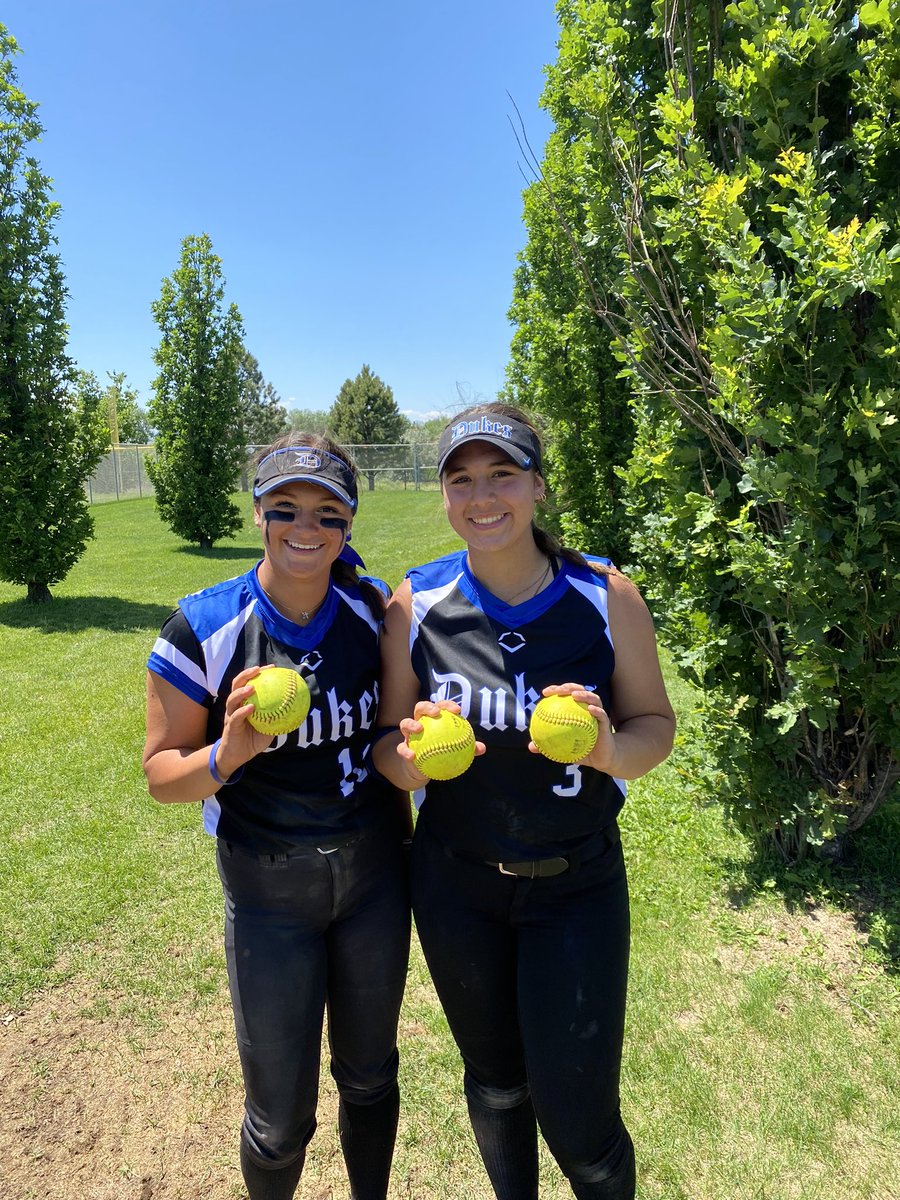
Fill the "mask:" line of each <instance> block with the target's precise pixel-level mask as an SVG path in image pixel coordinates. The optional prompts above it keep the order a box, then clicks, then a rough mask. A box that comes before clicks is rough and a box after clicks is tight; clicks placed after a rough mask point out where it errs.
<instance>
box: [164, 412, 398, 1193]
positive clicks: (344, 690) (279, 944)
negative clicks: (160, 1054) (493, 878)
mask: <svg viewBox="0 0 900 1200" xmlns="http://www.w3.org/2000/svg"><path fill="white" fill-rule="evenodd" d="M356 477H357V472H356V468H355V466H354V465H353V463H352V461H351V460H350V458H349V457H348V456H347V454H346V453H345V452H344V451H343V450H342V449H341V448H340V447H339V446H337V445H336V444H335V443H333V442H332V441H331V440H330V439H328V438H323V437H319V436H317V435H310V434H293V435H291V436H290V437H288V438H284V439H281V440H280V441H279V442H276V443H274V444H273V445H272V446H270V447H268V448H267V449H266V450H264V451H263V452H262V453H261V454H260V455H259V458H258V460H257V465H256V477H255V479H254V483H253V512H254V520H255V522H256V525H257V527H258V528H259V530H260V532H261V534H262V540H263V558H262V560H261V561H260V562H259V563H258V564H257V565H256V566H255V567H254V568H253V569H252V570H250V571H248V572H247V573H246V574H245V575H241V576H239V577H238V578H237V579H231V580H228V581H226V582H225V583H219V584H215V585H213V586H212V587H210V588H207V589H206V590H205V591H201V592H197V593H196V594H194V595H191V596H187V597H185V598H184V599H183V600H181V601H180V602H179V606H178V608H177V610H176V611H175V612H174V613H173V614H172V616H171V617H170V618H169V619H168V621H166V623H165V625H164V626H163V628H162V631H161V633H160V636H159V638H158V639H157V642H156V645H155V646H154V648H153V652H152V653H151V655H150V659H149V662H148V668H149V670H148V677H147V743H146V748H145V752H144V770H145V772H146V775H147V781H148V784H149V789H150V793H151V795H153V796H154V797H155V798H156V799H157V800H160V801H162V802H164V803H168V802H190V801H200V802H201V803H202V805H203V822H204V826H205V828H206V829H207V831H208V832H209V833H210V834H212V835H213V836H214V837H216V839H217V862H218V868H219V874H220V876H221V880H222V886H223V889H224V893H225V950H226V959H227V965H228V980H229V985H230V989H231V999H232V1005H233V1008H234V1018H235V1027H236V1031H237V1041H238V1049H239V1053H240V1060H241V1067H242V1070H243V1075H244V1086H245V1092H246V1105H245V1112H244V1120H243V1125H242V1128H241V1137H240V1159H241V1169H242V1171H243V1175H244V1180H245V1182H246V1185H247V1189H248V1192H249V1195H250V1200H289V1198H290V1197H292V1196H293V1195H294V1193H295V1190H296V1187H297V1183H298V1181H299V1179H300V1175H301V1172H302V1169H303V1162H304V1157H305V1153H306V1146H307V1144H308V1142H309V1140H310V1138H311V1137H312V1135H313V1132H314V1130H315V1127H316V1102H317V1096H318V1084H319V1068H320V1061H319V1060H320V1052H321V1037H322V1023H323V1014H324V1011H325V1008H326V1006H327V1008H328V1034H329V1043H330V1051H331V1071H332V1074H333V1075H334V1078H335V1080H336V1082H337V1086H338V1091H339V1093H340V1107H339V1115H338V1121H339V1129H340V1137H341V1144H342V1148H343V1152H344V1158H345V1161H346V1166H347V1173H348V1175H349V1179H350V1188H351V1193H352V1196H353V1198H354V1200H384V1197H385V1196H386V1194H387V1187H388V1176H389V1173H390V1166H391V1159H392V1155H393V1147H394V1140H395V1136H396V1130H397V1117H398V1110H399V1093H398V1089H397V1057H398V1056H397V1042H396V1035H397V1019H398V1015H399V1009H400V1000H401V996H402V992H403V986H404V980H405V977H406V968H407V957H408V950H409V906H408V897H407V890H406V878H405V865H404V861H403V850H402V841H403V839H404V837H408V833H409V812H408V809H409V806H408V803H406V802H405V797H404V804H403V807H402V808H401V806H400V805H399V804H398V793H397V792H396V791H395V790H394V788H392V787H391V786H390V785H389V784H387V783H386V782H385V781H384V780H383V779H381V778H379V776H378V775H377V774H376V773H375V772H373V770H372V769H371V764H370V762H369V749H370V743H371V740H372V735H373V728H374V725H375V719H376V712H377V698H378V667H379V656H378V639H379V633H380V629H381V624H382V618H383V614H384V599H385V594H386V593H387V591H388V589H387V585H385V584H382V583H381V582H380V581H369V580H366V579H364V578H360V577H358V576H357V571H356V565H358V564H360V563H361V560H360V559H359V558H358V557H357V556H356V555H355V553H354V552H353V551H352V550H350V548H349V546H348V541H349V536H350V527H351V525H352V523H353V516H354V514H355V512H356V508H357V478H356ZM269 664H273V665H276V666H281V667H290V668H293V669H294V670H296V671H297V672H299V673H300V674H301V675H302V676H303V678H304V679H305V681H306V683H307V685H308V686H309V689H310V693H311V706H310V710H309V713H308V716H307V717H306V720H305V721H304V722H303V724H302V725H301V726H300V728H299V729H297V730H295V731H294V732H293V733H287V734H281V735H279V736H278V737H275V738H273V737H272V736H271V735H265V734H262V733H259V732H257V731H256V730H255V729H254V728H253V727H252V726H251V725H250V724H249V723H248V720H247V718H248V716H249V715H250V714H251V713H252V712H253V708H252V696H253V692H252V683H253V680H254V678H255V677H256V676H257V675H258V674H259V671H260V669H261V668H263V667H265V666H267V665H269ZM404 809H405V810H406V811H405V812H404V811H403V810H404Z"/></svg>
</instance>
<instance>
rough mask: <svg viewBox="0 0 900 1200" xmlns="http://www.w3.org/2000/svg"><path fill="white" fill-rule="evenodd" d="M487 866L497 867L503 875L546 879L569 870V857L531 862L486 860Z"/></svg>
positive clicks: (539, 859)
mask: <svg viewBox="0 0 900 1200" xmlns="http://www.w3.org/2000/svg"><path fill="white" fill-rule="evenodd" d="M484 865H485V866H486V867H496V868H497V870H498V871H499V872H500V874H501V875H522V876H524V877H525V878H526V879H544V878H546V877H547V876H549V875H562V873H563V871H568V869H569V860H568V859H567V858H535V859H532V860H531V861H530V862H502V863H495V862H485V864H484Z"/></svg>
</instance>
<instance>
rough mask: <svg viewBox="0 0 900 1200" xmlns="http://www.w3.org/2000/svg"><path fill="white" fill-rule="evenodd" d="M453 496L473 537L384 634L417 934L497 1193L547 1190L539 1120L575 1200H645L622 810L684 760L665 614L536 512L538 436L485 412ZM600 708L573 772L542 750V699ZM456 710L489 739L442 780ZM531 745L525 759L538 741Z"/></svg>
mask: <svg viewBox="0 0 900 1200" xmlns="http://www.w3.org/2000/svg"><path fill="white" fill-rule="evenodd" d="M438 470H439V473H440V477H441V488H442V492H443V499H444V506H445V509H446V512H447V517H448V519H449V521H450V525H451V526H452V528H453V529H454V530H455V531H456V533H457V534H459V536H460V537H461V538H462V539H463V541H464V542H465V543H466V546H465V549H464V550H461V551H459V552H457V553H454V554H450V555H448V556H447V557H445V558H442V559H439V560H438V561H436V562H433V563H429V564H428V565H427V566H423V567H419V568H416V569H415V570H412V571H410V572H408V575H407V578H406V580H405V581H404V583H403V584H402V585H401V586H400V587H399V588H398V590H397V592H396V594H395V595H394V597H393V598H392V600H391V601H390V603H389V605H388V608H387V614H386V618H385V631H384V635H383V637H382V662H383V675H382V697H381V706H380V715H379V721H380V723H382V724H383V725H384V727H385V728H387V727H389V726H391V725H392V724H393V725H394V726H395V729H396V731H395V732H393V733H390V734H385V735H384V736H382V737H380V738H379V740H378V741H377V743H376V745H375V748H374V751H373V756H374V758H375V761H376V765H377V766H378V769H379V770H380V771H381V772H382V773H383V774H384V775H385V776H387V777H388V778H389V779H390V780H391V781H392V782H393V783H395V784H397V786H398V787H402V788H408V789H421V788H423V787H426V784H427V787H426V791H425V797H424V800H423V802H422V805H421V809H420V813H419V818H418V822H417V825H416V832H415V837H414V839H413V851H412V896H413V911H414V913H415V917H416V926H417V929H418V932H419V937H420V940H421V942H422V947H423V950H424V952H425V957H426V959H427V961H428V965H429V968H430V970H431V974H432V978H433V979H434V983H435V986H436V988H437V991H438V994H439V996H440V999H441V1002H442V1004H443V1006H444V1010H445V1012H446V1014H447V1019H448V1021H449V1024H450V1028H451V1031H452V1033H453V1036H454V1038H455V1039H456V1042H457V1045H458V1046H459V1049H460V1052H461V1055H462V1058H463V1063H464V1067H465V1093H466V1099H467V1102H468V1109H469V1115H470V1118H471V1122H472V1127H473V1130H474V1133H475V1138H476V1141H477V1143H478V1147H479V1149H480V1151H481V1155H482V1158H483V1160H484V1165H485V1168H486V1170H487V1173H488V1176H489V1178H490V1181H491V1184H492V1185H493V1189H494V1193H495V1195H496V1196H497V1197H498V1200H534V1198H536V1197H537V1194H538V1155H537V1127H538V1126H539V1127H540V1130H541V1132H542V1134H543V1136H544V1138H545V1140H546V1142H547V1144H548V1146H549V1148H550V1150H551V1152H552V1153H553V1155H554V1157H555V1158H556V1161H557V1162H558V1163H559V1165H560V1167H561V1169H562V1171H563V1172H564V1174H565V1175H566V1177H567V1179H568V1180H569V1182H570V1184H571V1188H572V1192H573V1194H574V1195H575V1196H576V1197H578V1198H579V1200H631V1198H632V1197H633V1196H634V1189H635V1167H634V1150H633V1147H632V1143H631V1138H630V1137H629V1134H628V1131H627V1130H626V1128H625V1125H624V1124H623V1121H622V1117H621V1114H620V1108H619V1067H620V1059H621V1051H622V1039H623V1031H624V1018H625V993H626V979H627V972H628V950H629V917H628V893H627V885H626V879H625V869H624V864H623V858H622V849H621V844H620V841H619V833H618V828H617V825H616V816H617V814H618V812H619V810H620V809H621V807H622V804H623V802H624V798H625V782H624V781H625V780H627V779H634V778H637V777H638V776H640V775H643V774H645V773H646V772H647V771H649V770H651V768H653V767H654V766H656V764H657V763H659V762H661V761H662V760H663V759H664V758H665V757H666V755H667V754H668V753H669V751H670V749H671V746H672V740H673V735H674V728H675V718H674V714H673V712H672V709H671V706H670V704H669V701H668V698H667V696H666V692H665V687H664V684H663V680H662V675H661V673H660V669H659V662H658V659H657V653H656V640H655V635H654V630H653V625H652V622H651V619H650V615H649V613H648V611H647V608H646V606H645V605H644V603H643V601H642V600H641V598H640V596H639V595H638V593H637V591H636V589H635V588H634V587H633V585H632V584H630V583H629V582H628V581H627V580H626V579H625V578H624V577H623V576H621V575H619V574H618V573H616V572H615V571H614V570H613V569H612V568H611V565H610V564H609V562H608V560H603V559H594V558H588V557H585V556H582V555H580V554H576V553H574V552H573V551H569V550H564V549H562V548H561V547H559V546H558V545H557V544H556V543H555V542H553V541H552V539H550V538H549V537H548V535H547V534H545V533H544V532H543V531H541V530H540V529H539V528H538V527H537V526H536V525H535V524H534V520H533V517H534V511H535V506H536V504H537V503H538V502H539V501H541V500H542V499H543V498H544V494H545V488H544V479H543V474H542V468H541V446H540V441H539V439H538V436H537V433H536V431H535V429H534V428H533V426H532V425H531V424H530V423H529V422H528V421H527V419H526V418H525V416H524V415H523V413H521V412H520V411H519V410H518V409H515V408H513V407H511V406H507V405H500V404H488V405H483V406H478V407H475V408H471V409H467V410H466V411H465V412H463V413H461V414H460V415H459V416H458V417H456V418H455V419H454V420H453V421H451V423H450V424H449V425H448V426H447V427H446V429H445V430H444V432H443V434H442V436H441V440H440V445H439V450H438ZM552 694H568V695H571V696H573V697H574V698H575V700H577V701H581V702H583V703H585V704H587V706H588V710H589V712H590V713H591V715H592V716H593V718H594V720H595V721H596V724H597V740H596V743H595V745H594V748H593V749H592V750H591V752H590V753H589V754H588V755H587V757H586V758H584V759H583V760H581V761H580V762H578V763H574V764H571V765H565V764H558V763H556V762H551V761H550V760H549V759H547V758H544V757H543V756H541V755H540V754H539V753H538V752H537V748H536V747H535V746H534V745H533V744H531V743H530V742H529V735H528V723H529V715H530V713H531V711H532V710H533V708H534V706H535V704H536V703H537V701H538V700H539V699H540V698H541V696H542V695H552ZM441 707H446V708H451V709H452V710H453V711H461V712H462V715H463V716H465V717H466V718H467V719H468V720H469V721H470V722H471V723H472V725H473V726H474V729H475V736H476V738H477V739H478V742H477V753H476V757H475V760H474V762H473V764H472V766H471V767H470V768H469V770H468V771H467V772H466V773H465V774H464V775H462V776H460V777H458V778H456V779H452V780H449V781H446V782H437V781H428V780H427V779H426V778H425V776H424V775H422V774H421V773H420V772H419V771H418V770H417V768H416V766H415V761H414V755H413V749H412V748H411V747H410V746H409V744H408V738H409V736H410V734H412V733H416V732H419V731H421V729H422V726H421V723H420V721H419V718H420V717H422V716H423V715H427V716H433V715H435V713H436V712H437V710H438V709H439V708H441ZM529 751H530V753H529Z"/></svg>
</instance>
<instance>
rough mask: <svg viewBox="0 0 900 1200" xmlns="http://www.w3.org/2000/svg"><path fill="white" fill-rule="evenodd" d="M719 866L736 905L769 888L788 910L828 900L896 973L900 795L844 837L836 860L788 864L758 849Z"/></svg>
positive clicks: (899, 965)
mask: <svg viewBox="0 0 900 1200" xmlns="http://www.w3.org/2000/svg"><path fill="white" fill-rule="evenodd" d="M723 865H724V867H725V869H726V870H727V871H728V872H729V874H730V875H731V878H732V886H731V888H730V889H729V892H728V898H729V901H730V902H731V904H732V905H734V907H735V908H744V907H746V905H748V904H750V903H751V902H752V900H753V898H754V897H755V896H757V895H759V894H760V893H769V894H771V893H772V892H773V891H774V892H777V893H778V894H779V895H780V896H781V898H782V900H783V902H784V906H785V908H786V909H787V911H788V912H798V911H803V910H808V909H809V908H810V906H811V905H814V904H815V903H816V902H817V901H819V900H827V901H829V902H830V903H832V904H834V905H836V906H837V907H838V908H840V909H841V910H842V911H844V912H846V913H849V914H850V915H851V916H852V917H853V919H854V921H855V922H856V926H857V928H858V929H859V931H860V932H861V933H864V934H866V935H867V937H868V943H869V947H870V948H871V949H872V950H873V951H874V952H875V953H876V954H877V955H878V957H879V958H880V959H881V962H882V964H883V966H884V969H885V971H886V972H887V973H888V974H890V975H895V976H900V797H897V798H896V799H893V800H891V801H889V802H888V803H886V804H884V805H883V806H882V807H881V808H880V809H879V810H878V812H876V813H875V815H874V816H873V817H871V818H870V819H869V821H868V822H867V823H866V824H865V825H864V826H863V828H862V829H860V830H858V831H857V832H856V833H855V834H854V835H853V836H852V837H850V838H849V839H848V840H847V842H846V843H845V846H844V854H843V857H842V858H840V859H819V858H816V859H810V860H809V861H807V862H803V863H799V864H794V865H791V866H789V865H787V864H785V863H784V862H783V861H781V860H776V859H775V858H774V857H773V856H771V855H766V854H763V853H760V854H758V855H757V856H756V857H755V858H752V859H750V860H749V861H745V862H727V861H726V862H725V863H724V864H723Z"/></svg>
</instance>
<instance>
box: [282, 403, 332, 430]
mask: <svg viewBox="0 0 900 1200" xmlns="http://www.w3.org/2000/svg"><path fill="white" fill-rule="evenodd" d="M330 417H331V414H330V412H329V411H327V410H326V411H324V412H323V411H320V410H319V409H315V408H292V409H291V411H290V412H289V413H288V427H289V428H290V429H292V430H294V429H297V430H303V431H304V432H306V433H327V434H331V425H330V423H329V421H330Z"/></svg>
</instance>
